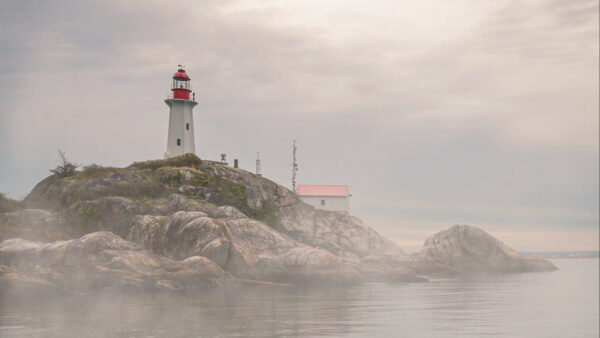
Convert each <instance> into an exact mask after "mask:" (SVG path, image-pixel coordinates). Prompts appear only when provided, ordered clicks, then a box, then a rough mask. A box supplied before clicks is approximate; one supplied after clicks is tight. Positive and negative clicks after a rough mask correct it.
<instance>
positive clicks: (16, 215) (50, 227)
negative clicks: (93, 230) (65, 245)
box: [0, 209, 80, 241]
mask: <svg viewBox="0 0 600 338" xmlns="http://www.w3.org/2000/svg"><path fill="white" fill-rule="evenodd" d="M0 225H1V227H0V241H2V240H5V239H9V238H15V237H19V238H24V239H29V240H34V241H52V240H61V239H70V238H73V237H77V236H80V234H78V233H76V232H73V231H72V229H70V228H69V227H67V226H66V224H65V220H64V218H63V217H62V215H60V214H59V213H53V212H51V211H48V210H43V209H23V210H19V211H15V212H10V213H3V214H0Z"/></svg>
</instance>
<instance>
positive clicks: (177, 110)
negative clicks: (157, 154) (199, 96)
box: [165, 65, 198, 158]
mask: <svg viewBox="0 0 600 338" xmlns="http://www.w3.org/2000/svg"><path fill="white" fill-rule="evenodd" d="M171 91H172V92H173V93H172V95H169V98H167V99H166V100H165V103H166V104H167V106H169V108H170V110H171V111H170V112H169V137H168V139H167V151H166V152H165V158H169V157H173V156H179V155H183V154H187V153H192V154H195V152H196V148H195V146H194V116H193V111H192V110H193V109H194V106H196V105H197V104H198V103H197V102H196V100H195V97H194V96H195V95H193V94H192V99H190V93H191V92H192V90H191V87H190V77H189V76H188V75H187V74H186V73H185V69H183V66H181V65H179V69H177V72H176V73H175V75H173V85H172V87H171Z"/></svg>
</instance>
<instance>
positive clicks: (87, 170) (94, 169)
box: [76, 163, 122, 178]
mask: <svg viewBox="0 0 600 338" xmlns="http://www.w3.org/2000/svg"><path fill="white" fill-rule="evenodd" d="M121 170H122V169H120V168H115V167H103V166H100V165H97V164H93V163H92V164H90V165H87V166H85V167H83V170H82V171H81V172H80V173H78V174H77V175H76V178H80V177H81V178H97V177H103V176H108V175H112V174H115V173H117V172H119V171H121Z"/></svg>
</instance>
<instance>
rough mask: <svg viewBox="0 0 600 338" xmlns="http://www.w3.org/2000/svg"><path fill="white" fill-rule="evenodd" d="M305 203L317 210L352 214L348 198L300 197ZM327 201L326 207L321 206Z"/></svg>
mask: <svg viewBox="0 0 600 338" xmlns="http://www.w3.org/2000/svg"><path fill="white" fill-rule="evenodd" d="M298 197H299V198H300V199H301V200H302V201H303V202H304V203H306V204H310V205H312V206H313V207H315V208H317V209H323V210H330V211H345V212H350V200H349V198H348V197H346V196H345V197H337V196H336V197H330V196H298ZM321 201H325V205H322V204H321Z"/></svg>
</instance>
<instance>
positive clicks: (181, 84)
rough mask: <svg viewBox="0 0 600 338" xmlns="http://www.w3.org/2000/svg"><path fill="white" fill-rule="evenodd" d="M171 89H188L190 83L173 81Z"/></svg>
mask: <svg viewBox="0 0 600 338" xmlns="http://www.w3.org/2000/svg"><path fill="white" fill-rule="evenodd" d="M173 88H174V89H190V81H188V80H181V79H173Z"/></svg>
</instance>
